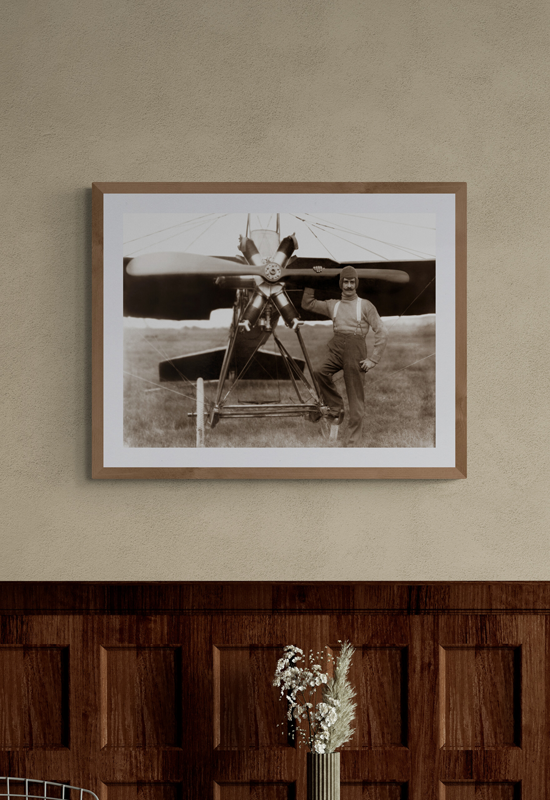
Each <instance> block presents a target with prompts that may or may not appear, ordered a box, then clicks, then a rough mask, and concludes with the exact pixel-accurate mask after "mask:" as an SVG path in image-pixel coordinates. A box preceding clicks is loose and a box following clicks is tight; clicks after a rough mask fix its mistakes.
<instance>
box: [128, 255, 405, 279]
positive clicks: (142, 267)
mask: <svg viewBox="0 0 550 800" xmlns="http://www.w3.org/2000/svg"><path fill="white" fill-rule="evenodd" d="M356 269H357V274H358V275H359V278H369V279H370V280H382V281H389V282H391V283H408V282H409V276H408V274H407V273H406V272H404V271H403V270H398V269H379V268H375V267H357V268H356ZM126 271H127V273H128V274H129V275H134V276H151V275H159V276H160V275H212V276H223V275H225V276H231V275H259V276H260V277H262V278H266V277H267V275H266V271H265V268H264V266H263V265H260V266H254V265H253V264H242V263H240V262H238V261H228V260H227V259H225V258H218V257H215V256H202V255H197V254H196V253H147V254H145V255H141V256H136V257H135V258H132V259H130V260H129V262H128V265H127V267H126ZM341 271H342V269H341V268H340V267H323V268H322V269H321V271H319V272H317V271H316V270H315V268H314V266H307V267H298V268H294V267H293V266H291V267H290V268H289V269H283V270H282V271H281V272H280V275H279V276H278V277H275V276H272V277H270V278H268V280H270V281H277V280H283V281H284V280H285V279H287V278H297V277H300V278H301V277H307V278H336V277H338V276H339V275H340V273H341Z"/></svg>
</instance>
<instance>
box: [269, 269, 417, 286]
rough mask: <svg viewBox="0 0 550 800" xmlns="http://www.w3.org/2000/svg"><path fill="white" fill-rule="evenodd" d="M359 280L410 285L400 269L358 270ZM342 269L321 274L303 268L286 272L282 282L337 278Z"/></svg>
mask: <svg viewBox="0 0 550 800" xmlns="http://www.w3.org/2000/svg"><path fill="white" fill-rule="evenodd" d="M356 271H357V275H358V276H359V278H368V279H369V280H377V281H389V282H390V283H408V282H409V280H410V279H409V276H408V274H407V273H406V272H403V270H400V269H375V268H372V267H370V268H363V267H359V268H356ZM341 272H342V270H341V269H333V268H330V267H329V268H328V269H326V268H323V270H322V271H321V272H315V270H314V269H313V267H309V268H307V267H305V268H304V267H302V268H299V269H288V270H285V271H284V272H283V274H282V276H281V280H284V279H285V278H293V277H294V276H297V277H300V278H303V277H308V278H336V277H338V276H339V275H340V274H341Z"/></svg>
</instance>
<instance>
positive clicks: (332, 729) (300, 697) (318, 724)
mask: <svg viewBox="0 0 550 800" xmlns="http://www.w3.org/2000/svg"><path fill="white" fill-rule="evenodd" d="M354 652H355V650H354V648H353V647H352V646H351V644H350V643H349V642H344V643H343V644H342V648H341V650H340V654H339V656H338V657H337V658H336V660H335V659H334V658H333V657H332V656H331V655H330V654H329V653H326V656H325V657H326V660H327V661H328V659H332V661H333V662H334V675H333V677H330V676H329V675H328V673H327V672H325V671H323V667H322V665H321V664H320V663H319V661H320V660H322V656H321V654H320V653H317V654H316V656H314V654H313V652H311V651H310V653H309V656H307V657H305V656H304V651H303V650H301V649H300V648H299V647H296V646H295V645H292V644H289V645H286V647H285V648H284V655H283V657H282V658H280V659H279V661H278V662H277V668H276V670H275V678H274V680H273V685H274V686H280V688H281V697H283V696H284V697H285V698H286V700H287V702H288V712H287V717H288V719H289V720H290V721H294V722H295V723H296V730H297V732H298V734H299V735H300V737H301V739H302V741H303V742H305V743H306V744H307V745H308V747H309V749H310V751H311V752H312V753H333V752H334V751H335V750H336V749H337V748H338V747H341V746H342V745H343V744H345V743H346V742H348V741H349V740H350V739H351V737H352V736H353V733H354V729H353V728H352V727H351V723H352V722H353V719H354V717H355V709H356V706H357V704H356V703H354V702H353V698H354V697H355V691H354V689H353V687H352V686H351V684H350V682H349V680H348V673H349V669H350V666H351V657H352V655H353V653H354ZM315 659H317V660H315ZM300 662H303V665H302V666H298V664H299V663H300ZM319 695H320V699H319ZM302 722H304V723H307V728H306V729H304V727H301V723H302Z"/></svg>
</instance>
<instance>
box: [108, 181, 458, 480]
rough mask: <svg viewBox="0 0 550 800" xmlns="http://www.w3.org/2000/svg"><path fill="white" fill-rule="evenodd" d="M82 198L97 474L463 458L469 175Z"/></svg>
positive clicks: (161, 188) (309, 470)
mask: <svg viewBox="0 0 550 800" xmlns="http://www.w3.org/2000/svg"><path fill="white" fill-rule="evenodd" d="M92 198H93V313H92V321H93V331H92V393H93V403H92V477H93V478H103V479H105V478H106V479H109V478H183V479H197V478H210V479H212V478H246V479H250V478H252V479H260V478H278V479H297V478H307V479H311V478H322V479H327V478H338V479H342V478H348V479H365V478H374V479H380V478H422V479H426V478H427V479H431V478H465V477H466V184H464V183H243V184H240V183H95V184H93V188H92Z"/></svg>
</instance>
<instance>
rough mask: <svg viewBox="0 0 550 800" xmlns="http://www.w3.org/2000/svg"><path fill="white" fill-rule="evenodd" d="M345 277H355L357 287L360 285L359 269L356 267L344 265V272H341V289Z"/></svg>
mask: <svg viewBox="0 0 550 800" xmlns="http://www.w3.org/2000/svg"><path fill="white" fill-rule="evenodd" d="M344 278H354V279H355V288H356V289H357V287H358V286H359V275H358V274H357V270H356V269H355V267H344V269H343V270H342V272H341V273H340V289H341V288H342V286H343V283H344Z"/></svg>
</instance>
